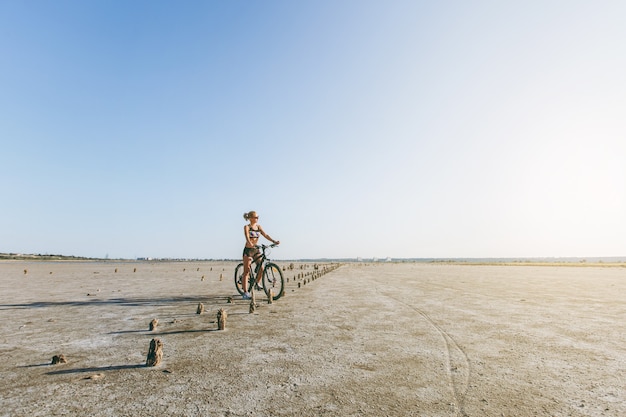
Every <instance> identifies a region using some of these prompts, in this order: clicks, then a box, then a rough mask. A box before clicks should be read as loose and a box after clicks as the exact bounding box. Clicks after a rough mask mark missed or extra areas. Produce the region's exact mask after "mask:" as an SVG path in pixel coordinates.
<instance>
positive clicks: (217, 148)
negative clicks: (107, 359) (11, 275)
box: [0, 0, 626, 259]
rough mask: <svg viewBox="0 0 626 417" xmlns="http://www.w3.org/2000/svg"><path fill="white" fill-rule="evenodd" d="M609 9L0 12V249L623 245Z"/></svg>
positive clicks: (435, 251) (621, 108)
mask: <svg viewBox="0 0 626 417" xmlns="http://www.w3.org/2000/svg"><path fill="white" fill-rule="evenodd" d="M624 22H626V2H623V1H596V2H594V1H569V0H568V1H549V0H548V1H544V0H541V1H522V2H513V1H508V2H498V1H428V2H426V1H416V0H407V1H401V0H392V1H363V0H354V1H350V0H344V1H330V0H328V1H324V0H322V1H187V2H173V1H154V0H151V1H130V2H129V1H108V0H107V1H62V0H59V1H17V0H14V1H11V0H3V1H1V2H0V144H1V149H0V178H1V181H2V199H1V204H0V252H19V253H51V254H59V253H60V254H66V255H79V256H94V257H103V256H105V255H107V254H108V255H109V256H110V257H112V258H113V257H128V258H132V257H145V256H152V257H202V258H237V257H240V255H241V250H242V247H243V244H244V237H243V226H244V224H245V222H244V220H243V218H242V214H243V212H244V211H248V210H257V211H258V213H259V214H260V223H261V225H262V226H263V227H264V228H265V229H266V231H268V232H269V233H270V234H271V235H272V236H273V237H275V238H278V239H280V240H281V241H282V244H281V247H280V248H279V249H275V250H274V252H273V255H274V257H276V258H278V259H281V258H282V259H290V258H316V257H359V256H360V257H364V258H366V257H374V256H375V257H379V258H384V257H387V256H390V257H530V256H557V257H558V256H623V255H626V216H625V213H626V163H625V157H626V25H625V24H624Z"/></svg>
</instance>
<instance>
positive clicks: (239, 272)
mask: <svg viewBox="0 0 626 417" xmlns="http://www.w3.org/2000/svg"><path fill="white" fill-rule="evenodd" d="M276 246H278V245H276V244H272V245H269V246H267V245H258V246H257V247H258V248H260V249H261V256H259V257H258V258H256V259H255V260H253V261H252V263H253V264H254V268H252V264H251V265H250V275H249V276H248V287H249V288H252V285H254V286H255V289H261V286H262V288H263V291H265V295H267V296H268V297H269V296H270V290H272V291H273V293H274V296H273V298H272V300H278V299H279V298H280V297H282V296H283V295H284V294H285V279H284V278H283V273H282V271H281V270H280V268H279V267H278V265H276V264H275V263H273V262H271V261H270V259H269V258H268V257H267V255H269V253H270V251H269V249H271V248H274V247H276ZM264 264H265V265H264ZM259 268H263V278H262V279H261V281H260V282H255V281H256V279H257V276H258V273H259ZM235 287H236V288H237V291H238V292H239V294H241V295H243V294H244V292H245V291H244V289H243V262H241V263H240V264H239V265H237V267H236V268H235Z"/></svg>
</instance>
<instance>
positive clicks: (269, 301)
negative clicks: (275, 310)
mask: <svg viewBox="0 0 626 417" xmlns="http://www.w3.org/2000/svg"><path fill="white" fill-rule="evenodd" d="M273 303H274V288H270V294H269V295H268V296H267V304H273Z"/></svg>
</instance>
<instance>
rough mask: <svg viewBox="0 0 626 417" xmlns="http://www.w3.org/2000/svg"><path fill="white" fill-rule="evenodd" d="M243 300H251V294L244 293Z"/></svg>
mask: <svg viewBox="0 0 626 417" xmlns="http://www.w3.org/2000/svg"><path fill="white" fill-rule="evenodd" d="M241 298H243V299H244V300H249V299H250V298H252V297H251V296H250V293H249V292H244V293H243V295H242V296H241Z"/></svg>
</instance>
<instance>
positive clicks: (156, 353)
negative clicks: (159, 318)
mask: <svg viewBox="0 0 626 417" xmlns="http://www.w3.org/2000/svg"><path fill="white" fill-rule="evenodd" d="M161 359H163V342H161V340H160V339H152V340H151V341H150V350H149V351H148V357H147V358H146V366H157V365H158V364H160V363H161Z"/></svg>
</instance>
